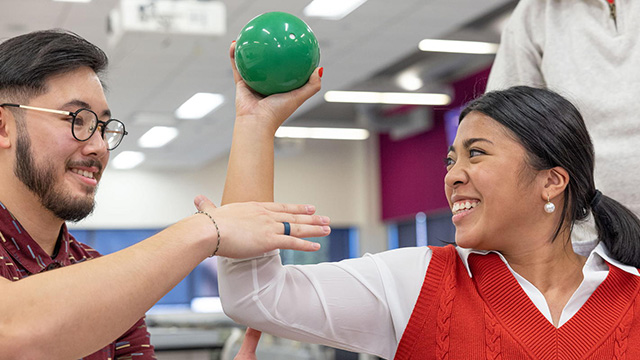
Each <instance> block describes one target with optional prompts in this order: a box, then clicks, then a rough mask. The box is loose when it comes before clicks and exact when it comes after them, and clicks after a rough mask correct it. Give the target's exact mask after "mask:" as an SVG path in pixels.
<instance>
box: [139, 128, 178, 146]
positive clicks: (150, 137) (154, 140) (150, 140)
mask: <svg viewBox="0 0 640 360" xmlns="http://www.w3.org/2000/svg"><path fill="white" fill-rule="evenodd" d="M176 136H178V129H176V128H174V127H170V126H154V127H152V128H151V129H150V130H149V131H147V132H146V133H144V135H142V136H141V137H140V139H138V146H140V147H143V148H159V147H163V146H165V145H166V144H168V143H169V142H170V141H171V140H173V139H175V137H176Z"/></svg>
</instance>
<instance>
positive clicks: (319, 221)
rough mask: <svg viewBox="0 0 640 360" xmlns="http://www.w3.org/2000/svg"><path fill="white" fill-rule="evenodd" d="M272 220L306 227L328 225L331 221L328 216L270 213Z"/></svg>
mask: <svg viewBox="0 0 640 360" xmlns="http://www.w3.org/2000/svg"><path fill="white" fill-rule="evenodd" d="M272 218H273V220H275V221H277V222H285V221H286V222H288V223H291V224H307V225H329V224H331V219H329V217H328V216H321V215H298V214H287V213H278V212H274V213H272Z"/></svg>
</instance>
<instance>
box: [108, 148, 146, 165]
mask: <svg viewBox="0 0 640 360" xmlns="http://www.w3.org/2000/svg"><path fill="white" fill-rule="evenodd" d="M143 161H144V154H143V153H141V152H139V151H123V152H121V153H120V154H118V156H116V157H115V158H114V159H113V160H112V161H111V166H113V167H114V168H115V169H121V170H123V169H132V168H134V167H136V166H138V165H140V163H142V162H143Z"/></svg>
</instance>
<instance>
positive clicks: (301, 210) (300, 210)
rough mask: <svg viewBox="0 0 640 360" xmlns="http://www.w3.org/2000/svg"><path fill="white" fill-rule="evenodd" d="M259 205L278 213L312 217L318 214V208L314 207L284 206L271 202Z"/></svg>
mask: <svg viewBox="0 0 640 360" xmlns="http://www.w3.org/2000/svg"><path fill="white" fill-rule="evenodd" d="M258 205H261V206H262V207H264V208H265V209H267V210H270V211H273V212H278V213H289V214H307V215H311V214H313V213H315V212H316V207H315V206H313V205H300V204H282V203H269V202H262V203H258Z"/></svg>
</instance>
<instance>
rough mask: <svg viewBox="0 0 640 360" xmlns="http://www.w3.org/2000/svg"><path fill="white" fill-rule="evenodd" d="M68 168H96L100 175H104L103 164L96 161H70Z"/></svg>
mask: <svg viewBox="0 0 640 360" xmlns="http://www.w3.org/2000/svg"><path fill="white" fill-rule="evenodd" d="M67 166H68V167H95V168H97V169H98V172H99V173H102V163H101V162H100V161H98V160H95V159H86V160H76V161H69V163H68V164H67Z"/></svg>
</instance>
